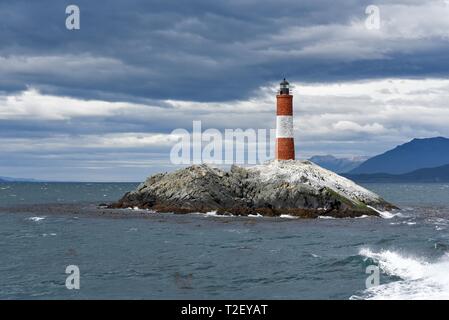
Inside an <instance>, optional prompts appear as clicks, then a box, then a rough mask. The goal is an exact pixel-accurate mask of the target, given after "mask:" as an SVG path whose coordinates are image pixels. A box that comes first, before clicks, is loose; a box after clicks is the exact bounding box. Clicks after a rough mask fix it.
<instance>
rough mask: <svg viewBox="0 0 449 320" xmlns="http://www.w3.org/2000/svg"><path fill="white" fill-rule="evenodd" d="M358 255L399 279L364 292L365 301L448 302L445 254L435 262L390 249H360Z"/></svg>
mask: <svg viewBox="0 0 449 320" xmlns="http://www.w3.org/2000/svg"><path fill="white" fill-rule="evenodd" d="M360 255H362V256H364V257H367V258H371V259H373V260H374V261H376V262H377V263H378V265H379V267H380V269H381V270H382V272H384V273H386V274H388V275H390V276H396V277H399V278H401V280H399V281H394V282H390V283H387V284H381V285H380V286H376V287H372V288H369V289H366V290H365V291H364V292H363V295H362V298H364V299H401V300H403V299H449V274H448V272H447V271H448V270H449V256H448V255H445V256H443V257H441V258H440V259H438V260H437V261H434V262H429V261H427V260H426V259H423V258H417V257H413V256H407V255H404V254H402V253H398V252H395V251H390V250H383V251H380V252H377V253H376V252H373V251H371V250H370V249H362V250H361V251H360ZM353 298H356V297H355V296H354V297H353Z"/></svg>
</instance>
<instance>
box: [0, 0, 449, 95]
mask: <svg viewBox="0 0 449 320" xmlns="http://www.w3.org/2000/svg"><path fill="white" fill-rule="evenodd" d="M72 3H74V4H77V5H78V6H79V7H80V9H81V30H79V31H68V30H66V28H65V18H66V15H65V8H66V6H67V5H69V4H72ZM368 3H369V2H368V1H355V0H354V1H353V0H350V1H344V2H338V3H336V2H334V1H286V0H282V1H279V0H276V1H274V0H273V1H256V0H232V1H209V0H195V1H155V0H153V1H137V0H132V1H123V0H121V1H117V0H111V1H86V0H78V1H59V0H58V1H56V0H53V1H52V0H41V1H33V2H30V1H20V0H19V1H2V2H1V3H0V24H1V28H0V39H1V42H0V56H3V57H4V58H9V59H8V60H7V61H3V63H7V64H8V65H9V66H8V68H4V69H5V70H2V74H0V90H2V91H14V90H23V89H24V88H25V87H26V86H32V87H35V88H37V89H40V90H42V91H43V92H45V93H51V94H54V95H70V96H74V97H81V98H97V99H105V100H127V101H131V100H132V101H139V100H141V99H167V98H170V99H181V100H195V101H225V100H232V99H238V98H245V97H248V96H249V95H251V93H252V92H253V91H254V90H255V89H257V88H258V87H259V86H261V85H264V84H266V83H268V82H271V81H273V80H277V79H279V78H281V77H283V76H287V77H289V78H292V79H294V80H296V79H297V80H300V81H333V80H336V79H337V80H338V79H340V80H341V79H357V78H370V77H382V76H385V75H392V74H395V73H397V72H398V69H399V72H400V73H401V74H406V75H418V76H420V75H423V74H427V73H429V72H432V71H435V67H436V66H433V65H432V61H434V60H435V59H433V57H434V56H435V55H441V54H443V53H446V52H447V48H440V49H439V50H438V51H436V52H434V51H432V50H430V51H429V52H428V61H427V62H426V61H422V60H418V61H416V60H417V59H416V56H414V55H413V54H405V55H396V54H395V53H394V52H392V53H391V54H390V55H389V59H377V60H376V59H370V60H369V61H367V60H366V59H359V61H358V60H357V59H351V60H350V61H344V60H345V59H341V57H334V58H332V57H327V58H326V59H322V58H320V57H315V56H314V55H313V54H310V55H304V56H292V57H290V58H289V57H288V56H283V55H279V54H276V53H273V52H272V51H273V50H276V51H278V50H280V51H282V50H285V51H286V52H287V51H288V50H290V49H291V48H290V47H293V48H296V49H301V48H302V47H303V46H306V45H308V44H310V43H313V42H316V41H319V40H320V39H319V37H320V36H321V35H319V36H318V37H317V38H313V37H312V38H311V39H308V40H298V41H295V38H294V37H292V39H291V42H287V43H285V42H283V43H277V40H276V38H278V37H279V36H283V35H285V36H288V33H289V30H290V29H291V28H292V27H298V28H302V27H304V28H307V27H312V26H323V25H324V26H325V25H333V24H335V25H340V24H346V23H348V22H349V21H350V20H351V19H354V17H356V18H359V19H364V10H365V7H366V5H367V4H368ZM409 3H410V2H409ZM284 32H285V34H284ZM323 40H324V41H327V39H323ZM336 62H338V63H336ZM407 64H413V66H414V68H408V67H407ZM429 64H430V66H429ZM448 70H449V63H447V62H446V63H443V64H440V65H439V66H438V72H439V73H444V74H446V73H447V71H448ZM356 71H357V72H356Z"/></svg>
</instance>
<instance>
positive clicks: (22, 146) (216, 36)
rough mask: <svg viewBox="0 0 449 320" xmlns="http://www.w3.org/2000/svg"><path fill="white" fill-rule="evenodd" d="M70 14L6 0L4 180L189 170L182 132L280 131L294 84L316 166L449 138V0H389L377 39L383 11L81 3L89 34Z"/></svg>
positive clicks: (0, 51) (301, 5)
mask: <svg viewBox="0 0 449 320" xmlns="http://www.w3.org/2000/svg"><path fill="white" fill-rule="evenodd" d="M68 4H71V3H69V2H67V1H54V0H53V1H52V0H41V1H35V2H29V1H25V0H17V1H3V2H0V21H1V22H0V23H1V28H0V39H1V42H0V143H1V144H2V157H0V173H2V172H4V173H2V175H17V176H27V175H28V176H34V177H40V178H45V177H49V178H50V177H51V178H52V179H60V180H64V179H67V177H68V176H67V175H72V176H73V178H74V179H75V178H76V177H79V176H83V174H86V175H87V176H89V177H92V178H95V179H99V180H122V179H126V180H130V179H132V180H141V179H142V178H143V177H144V175H146V174H148V173H149V172H151V171H157V170H158V169H157V168H159V169H161V168H168V169H173V167H171V166H170V164H169V163H168V158H167V157H168V156H167V152H168V151H169V149H170V145H171V144H172V143H173V141H174V137H173V136H171V135H170V133H171V132H172V130H173V129H176V128H185V129H188V130H191V128H192V121H193V120H201V121H202V125H203V129H204V130H205V129H207V128H217V129H219V130H220V131H223V130H224V129H226V128H243V129H245V128H273V127H274V125H275V119H274V108H275V92H276V89H277V86H278V84H277V83H278V82H279V80H280V79H281V78H282V77H284V76H285V77H287V78H288V79H289V80H290V81H291V82H292V83H293V84H295V85H296V88H295V89H294V93H295V98H294V99H295V100H294V101H295V129H296V140H297V149H298V150H297V151H298V155H299V156H300V157H301V158H307V157H309V156H311V155H314V154H319V153H333V154H335V155H341V156H358V155H373V154H376V153H379V152H383V151H385V150H386V149H388V148H391V147H394V146H395V145H397V144H400V143H403V142H406V141H407V140H410V139H412V138H415V137H430V136H437V135H446V136H448V135H449V131H448V127H447V119H449V111H448V110H449V108H447V101H449V100H448V98H449V82H448V81H449V80H447V79H449V77H448V75H449V60H448V59H447V56H448V55H449V41H448V40H449V38H448V35H449V31H448V30H449V20H448V19H447V17H448V15H449V5H448V4H447V2H445V1H437V0H427V1H421V0H412V1H406V0H394V1H378V2H377V3H376V5H378V6H379V8H380V14H381V28H380V30H367V29H366V28H365V26H364V22H365V18H366V15H365V8H366V6H367V5H369V4H372V1H368V0H366V1H365V0H363V1H358V0H346V1H341V2H338V4H337V3H335V2H334V1H330V0H329V1H324V0H323V1H315V0H314V1H312V0H310V1H293V0H277V1H275V0H269V1H262V2H261V1H257V0H230V1H226V2H217V1H208V0H192V1H189V2H185V1H181V2H180V1H176V2H175V1H159V0H151V1H143V0H131V1H127V2H126V4H125V3H124V2H123V1H118V0H110V1H108V5H107V7H105V5H104V3H102V2H98V1H88V0H78V1H77V4H78V5H79V6H80V8H81V30H80V31H76V32H72V31H68V30H66V29H65V24H64V20H65V7H66V6H67V5H68ZM146 166H148V168H146V169H144V170H143V168H145V167H146ZM67 168H76V170H67ZM95 170H97V171H95Z"/></svg>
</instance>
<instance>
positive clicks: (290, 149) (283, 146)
mask: <svg viewBox="0 0 449 320" xmlns="http://www.w3.org/2000/svg"><path fill="white" fill-rule="evenodd" d="M276 160H295V143H294V140H293V138H277V139H276Z"/></svg>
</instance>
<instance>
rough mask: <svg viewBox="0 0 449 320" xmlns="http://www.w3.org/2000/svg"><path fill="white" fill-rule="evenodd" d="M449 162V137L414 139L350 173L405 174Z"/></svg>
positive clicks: (366, 162)
mask: <svg viewBox="0 0 449 320" xmlns="http://www.w3.org/2000/svg"><path fill="white" fill-rule="evenodd" d="M448 163H449V139H447V138H443V137H436V138H427V139H413V140H412V141H410V142H408V143H405V144H403V145H400V146H397V147H396V148H394V149H392V150H389V151H387V152H385V153H383V154H380V155H378V156H375V157H372V158H370V159H368V160H367V161H365V162H364V163H362V164H361V165H360V166H358V167H357V168H355V169H354V170H351V171H350V172H349V173H350V174H366V173H389V174H403V173H407V172H411V171H414V170H417V169H423V168H435V167H439V166H443V165H446V164H448Z"/></svg>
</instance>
